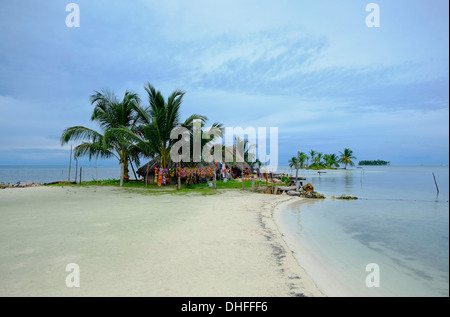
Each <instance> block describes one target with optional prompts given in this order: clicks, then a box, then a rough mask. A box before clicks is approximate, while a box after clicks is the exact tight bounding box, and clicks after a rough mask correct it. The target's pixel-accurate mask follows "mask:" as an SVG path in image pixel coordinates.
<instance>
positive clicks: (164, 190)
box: [47, 179, 271, 196]
mask: <svg viewBox="0 0 450 317" xmlns="http://www.w3.org/2000/svg"><path fill="white" fill-rule="evenodd" d="M216 185H217V189H218V190H214V188H213V187H209V184H208V183H199V184H191V185H188V186H186V185H184V184H181V189H180V190H177V189H176V185H162V186H161V187H158V185H157V184H155V183H152V184H148V185H147V186H145V183H144V182H142V181H130V182H128V183H123V188H125V189H126V190H127V192H133V193H140V194H149V195H161V194H177V195H188V194H201V195H203V196H207V195H215V194H221V193H222V192H221V191H219V190H224V189H242V182H240V181H237V180H228V181H227V182H224V181H217V184H216ZM257 185H258V182H256V186H257ZM269 185H271V184H269ZM47 186H56V187H61V186H73V187H97V186H100V187H104V186H106V187H120V180H118V179H105V180H98V181H96V180H91V181H86V182H81V184H72V183H60V184H50V185H47ZM261 186H266V182H261ZM251 187H252V181H245V188H246V189H247V190H248V189H251Z"/></svg>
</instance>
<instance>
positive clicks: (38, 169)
mask: <svg viewBox="0 0 450 317" xmlns="http://www.w3.org/2000/svg"><path fill="white" fill-rule="evenodd" d="M79 171H80V166H78V173H77V180H78V181H79V180H80V179H79V176H80V175H79V173H80V172H79ZM97 175H98V179H110V178H115V179H118V178H120V166H119V165H117V166H97V171H96V169H95V166H83V169H82V174H81V179H82V180H83V181H90V180H93V179H96V177H97ZM131 175H132V171H131V170H130V177H132V178H134V177H133V176H131ZM68 177H69V167H68V166H58V165H56V166H19V165H18V166H7V165H6V166H5V165H3V166H2V165H0V184H1V183H4V184H8V183H11V184H12V183H17V182H19V181H20V182H37V183H51V182H56V181H67V180H68ZM70 180H71V181H74V180H75V165H73V166H72V168H71V172H70Z"/></svg>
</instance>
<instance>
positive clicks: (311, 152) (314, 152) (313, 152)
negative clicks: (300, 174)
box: [309, 150, 317, 163]
mask: <svg viewBox="0 0 450 317" xmlns="http://www.w3.org/2000/svg"><path fill="white" fill-rule="evenodd" d="M316 154H317V152H316V151H314V150H311V151H309V155H310V158H311V163H313V162H314V159H315V158H316Z"/></svg>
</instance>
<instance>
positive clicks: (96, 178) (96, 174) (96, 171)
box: [95, 156, 98, 185]
mask: <svg viewBox="0 0 450 317" xmlns="http://www.w3.org/2000/svg"><path fill="white" fill-rule="evenodd" d="M97 158H98V156H97V157H96V158H95V180H96V181H97V185H98V170H97Z"/></svg>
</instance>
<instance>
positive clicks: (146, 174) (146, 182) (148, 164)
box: [145, 162, 150, 188]
mask: <svg viewBox="0 0 450 317" xmlns="http://www.w3.org/2000/svg"><path fill="white" fill-rule="evenodd" d="M149 166H150V162H148V163H147V171H146V173H145V188H147V184H148V168H149Z"/></svg>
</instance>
